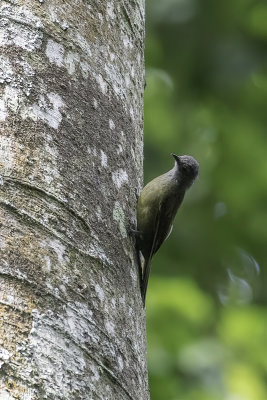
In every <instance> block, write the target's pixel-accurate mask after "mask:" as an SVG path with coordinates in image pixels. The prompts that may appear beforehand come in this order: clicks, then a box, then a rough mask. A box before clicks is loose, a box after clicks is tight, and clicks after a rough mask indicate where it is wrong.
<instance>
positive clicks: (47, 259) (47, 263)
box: [42, 256, 51, 274]
mask: <svg viewBox="0 0 267 400" xmlns="http://www.w3.org/2000/svg"><path fill="white" fill-rule="evenodd" d="M42 271H43V272H44V273H46V274H49V273H50V272H51V259H50V257H48V256H44V263H43V265H42Z"/></svg>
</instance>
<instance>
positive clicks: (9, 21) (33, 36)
mask: <svg viewBox="0 0 267 400" xmlns="http://www.w3.org/2000/svg"><path fill="white" fill-rule="evenodd" d="M0 15H1V24H0V42H1V46H12V45H13V46H17V47H20V48H22V49H24V50H26V51H33V50H35V49H39V48H40V46H41V44H42V38H43V33H42V31H41V30H40V29H39V28H40V27H42V23H41V20H40V19H39V18H38V17H36V16H35V15H33V14H32V13H31V11H30V10H29V9H28V8H27V7H24V6H21V7H16V8H14V7H11V6H9V5H7V4H5V3H4V4H1V3H0Z"/></svg>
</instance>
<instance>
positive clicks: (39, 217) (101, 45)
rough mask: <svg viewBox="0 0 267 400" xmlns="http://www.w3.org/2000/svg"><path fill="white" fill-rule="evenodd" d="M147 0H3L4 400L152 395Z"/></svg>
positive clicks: (137, 399) (0, 271) (0, 347)
mask: <svg viewBox="0 0 267 400" xmlns="http://www.w3.org/2000/svg"><path fill="white" fill-rule="evenodd" d="M143 47H144V0H108V1H107V0H91V1H89V0H65V1H64V0H27V1H25V0H1V1H0V133H1V137H0V138H1V140H0V252H1V255H0V399H6V400H7V399H8V400H13V399H24V400H33V399H54V400H55V399H83V400H84V399H88V400H89V399H90V400H97V399H105V400H108V399H110V400H128V399H130V400H147V399H149V391H148V383H147V366H146V337H145V313H144V310H143V307H142V302H141V296H140V289H139V273H138V266H137V260H136V253H135V247H134V241H133V239H132V238H131V235H129V230H130V228H133V227H135V222H136V220H135V218H136V217H135V215H136V211H135V210H136V200H137V196H138V194H139V192H140V189H141V186H142V158H143V156H142V131H143V87H144V65H143V64H144V63H143Z"/></svg>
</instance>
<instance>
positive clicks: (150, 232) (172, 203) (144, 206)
mask: <svg viewBox="0 0 267 400" xmlns="http://www.w3.org/2000/svg"><path fill="white" fill-rule="evenodd" d="M172 156H173V157H174V160H175V164H174V167H173V168H172V169H171V170H170V171H168V172H166V173H165V174H163V175H160V176H158V177H157V178H155V179H153V180H152V181H151V182H149V183H148V184H147V185H146V186H145V187H144V189H143V190H142V192H141V194H140V197H139V199H138V202H137V232H136V242H137V247H138V250H139V251H140V252H141V253H142V256H143V258H144V261H143V265H142V279H141V294H142V299H143V303H144V305H145V299H146V291H147V284H148V278H149V274H150V263H151V258H152V256H153V254H155V253H156V251H158V249H159V248H160V246H161V244H162V243H163V242H164V240H165V239H166V238H167V237H168V236H169V234H170V233H171V230H172V224H173V220H174V217H175V215H176V213H177V210H178V208H179V207H180V205H181V203H182V201H183V198H184V195H185V192H186V190H187V189H188V188H189V187H190V186H191V185H192V183H193V182H194V180H195V179H196V177H197V175H198V171H199V164H198V162H197V161H196V160H195V159H194V158H193V157H191V156H177V155H176V154H172Z"/></svg>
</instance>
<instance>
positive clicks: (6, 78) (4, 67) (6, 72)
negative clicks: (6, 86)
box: [0, 56, 14, 83]
mask: <svg viewBox="0 0 267 400" xmlns="http://www.w3.org/2000/svg"><path fill="white" fill-rule="evenodd" d="M13 75H14V72H13V68H12V66H11V64H10V62H9V60H8V58H7V57H4V56H0V83H10V82H11V81H12V79H13Z"/></svg>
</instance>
